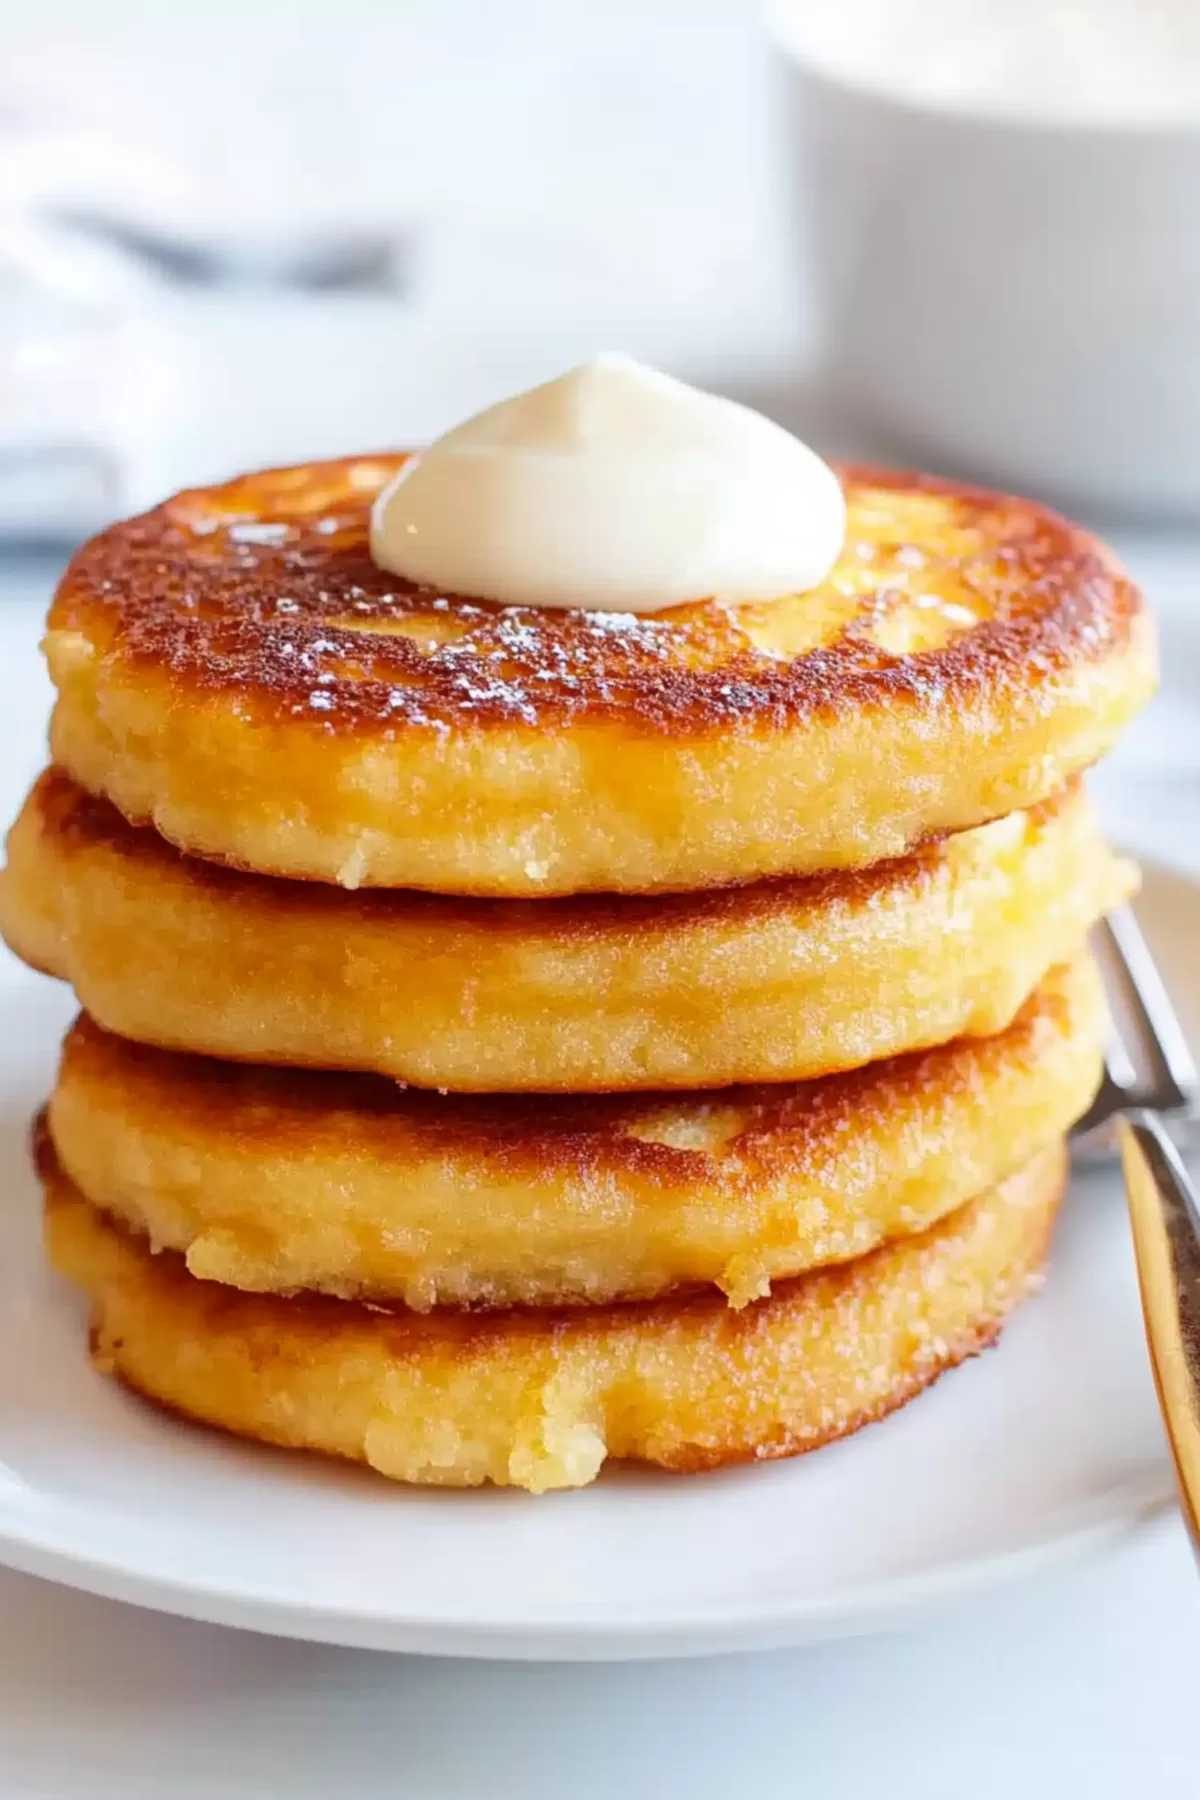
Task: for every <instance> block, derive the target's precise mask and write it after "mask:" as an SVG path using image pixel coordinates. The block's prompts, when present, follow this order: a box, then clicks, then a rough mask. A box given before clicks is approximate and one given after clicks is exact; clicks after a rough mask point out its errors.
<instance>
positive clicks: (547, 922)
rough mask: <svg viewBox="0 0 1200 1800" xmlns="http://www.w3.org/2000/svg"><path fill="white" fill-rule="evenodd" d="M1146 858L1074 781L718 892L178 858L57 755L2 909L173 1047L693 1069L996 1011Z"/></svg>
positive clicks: (409, 1062)
mask: <svg viewBox="0 0 1200 1800" xmlns="http://www.w3.org/2000/svg"><path fill="white" fill-rule="evenodd" d="M1132 880H1133V872H1132V870H1131V869H1130V867H1129V865H1128V864H1126V863H1122V862H1118V861H1116V860H1115V859H1114V858H1113V857H1112V856H1111V854H1110V852H1109V851H1108V850H1107V848H1106V847H1105V846H1104V844H1103V843H1102V841H1101V839H1100V837H1099V835H1098V832H1097V828H1096V824H1095V820H1094V817H1093V814H1092V811H1091V808H1090V806H1089V804H1088V802H1087V800H1086V798H1085V796H1084V795H1083V794H1082V792H1080V791H1078V790H1076V791H1074V792H1071V793H1068V794H1066V795H1063V796H1061V797H1059V798H1058V799H1057V800H1055V801H1052V802H1049V803H1047V805H1045V806H1044V807H1041V808H1038V809H1036V810H1035V811H1034V812H1033V813H1032V814H1024V813H1017V814H1012V815H1010V816H1009V817H1008V818H1007V819H1004V820H999V821H997V822H995V823H994V824H991V825H987V826H981V827H979V828H978V829H976V830H975V831H973V832H964V833H961V834H959V835H958V836H956V837H953V838H949V839H946V840H944V841H943V842H942V843H940V844H938V845H934V846H929V847H928V848H926V849H925V850H922V851H920V852H918V853H917V854H916V855H914V856H912V857H910V858H907V859H905V860H903V861H901V862H897V863H892V864H888V865H885V866H884V867H883V868H879V869H872V870H869V871H865V872H858V873H847V872H843V873H841V874H835V875H828V876H820V877H811V876H810V877H808V878H807V879H804V880H799V881H790V882H779V883H769V884H760V885H758V886H756V887H751V888H736V889H731V890H727V891H725V892H723V893H720V894H707V895H701V896H693V897H691V898H685V897H679V896H675V897H670V898H668V897H661V898H659V899H657V900H638V899H635V898H632V897H630V896H623V897H622V896H617V897H608V898H603V899H601V898H595V897H593V898H590V899H588V898H581V899H572V900H543V901H507V902H501V901H494V900H493V901H487V900H476V901H472V900H458V901H455V900H447V899H442V898H439V897H435V896H430V895H421V894H413V893H359V894H355V895H351V894H346V893H341V892H339V891H338V890H337V889H333V888H328V887H324V886H322V885H320V884H319V883H314V882H281V881H278V880H272V879H270V878H269V877H263V876H252V875H244V874H239V873H237V872H235V871H231V870H225V869H217V868H215V867H213V866H212V865H211V864H206V863H203V862H200V861H197V860H196V859H195V858H189V857H182V856H180V855H179V854H178V853H177V852H176V851H173V850H172V849H171V848H170V846H169V845H167V844H165V843H164V842H163V841H162V840H161V839H160V838H158V837H157V836H156V835H155V833H153V832H151V831H147V830H145V829H136V828H134V827H131V826H128V825H126V824H125V823H124V821H123V820H122V819H121V817H120V815H119V814H117V813H116V812H115V810H114V809H113V808H112V807H110V806H109V805H108V804H107V803H105V802H102V801H93V800H90V799H88V798H87V797H86V796H84V795H82V794H81V792H80V790H79V789H78V788H76V787H75V786H74V785H73V784H72V783H71V782H70V781H68V780H67V779H66V777H64V776H61V775H57V774H54V773H51V774H49V775H46V776H43V777H42V779H41V781H40V782H39V783H38V785H37V786H36V787H35V789H34V791H33V793H32V795H31V796H30V799H29V801H28V802H27V804H26V807H25V810H24V812H23V813H22V815H21V817H20V819H19V820H18V822H17V824H16V826H15V827H14V829H13V832H12V835H11V837H10V839H9V866H8V869H7V870H6V872H5V874H4V876H3V878H2V879H0V928H2V929H3V931H4V935H5V936H6V937H7V939H8V941H9V943H10V944H11V945H12V947H13V948H14V949H15V950H16V951H17V953H18V955H21V956H23V957H25V958H26V960H27V961H29V962H31V963H33V964H34V965H35V966H37V967H39V968H44V969H47V970H50V971H52V972H53V973H54V974H57V975H62V976H65V977H66V978H67V979H68V980H69V981H71V982H72V983H73V984H74V986H75V988H76V990H77V992H78V994H79V997H80V999H81V1001H82V1003H83V1004H84V1006H85V1007H87V1009H88V1010H89V1012H91V1013H92V1015H93V1016H94V1017H95V1018H96V1019H98V1020H99V1021H100V1023H101V1024H103V1025H105V1026H107V1027H108V1028H109V1029H110V1030H112V1031H117V1032H120V1033H121V1034H122V1035H123V1036H125V1037H130V1038H135V1039H138V1040H139V1041H144V1042H148V1043H156V1044H159V1045H162V1046H165V1047H166V1048H169V1049H177V1048H178V1049H186V1050H194V1051H200V1052H203V1053H205V1054H207V1055H214V1056H224V1057H233V1058H239V1059H246V1060H252V1061H262V1062H271V1063H277V1064H300V1065H303V1064H308V1065H311V1066H315V1067H318V1068H353V1069H367V1070H374V1071H377V1072H379V1073H382V1074H387V1075H392V1076H396V1077H398V1078H399V1079H401V1080H403V1081H408V1082H412V1083H414V1084H416V1085H420V1086H426V1087H443V1088H451V1089H455V1090H458V1091H467V1092H513V1093H516V1092H520V1091H522V1090H533V1091H543V1092H546V1091H559V1092H580V1091H582V1092H587V1091H610V1090H630V1089H639V1088H665V1087H672V1088H673V1087H681V1088H697V1087H718V1086H724V1085H727V1084H729V1083H732V1082H748V1081H776V1080H805V1079H808V1078H809V1077H811V1076H814V1075H820V1074H825V1073H827V1072H828V1071H830V1070H833V1069H839V1068H851V1067H854V1066H856V1065H858V1064H860V1063H864V1062H869V1061H871V1060H873V1059H876V1058H879V1057H884V1056H891V1055H896V1054H899V1053H901V1052H903V1051H907V1050H910V1049H914V1048H918V1047H920V1046H922V1045H926V1044H932V1043H939V1042H944V1041H946V1040H947V1039H949V1038H952V1037H955V1036H958V1035H968V1034H969V1035H982V1034H985V1033H988V1032H994V1031H999V1030H1001V1029H1003V1027H1004V1026H1005V1025H1007V1024H1008V1022H1009V1021H1010V1020H1011V1018H1012V1017H1013V1015H1014V1013H1015V1012H1016V1010H1017V1009H1018V1007H1019V1006H1020V1005H1021V1003H1022V1002H1023V1000H1024V999H1025V998H1026V996H1027V995H1028V993H1029V992H1030V990H1031V989H1032V988H1033V986H1034V985H1035V983H1036V982H1037V981H1039V980H1040V978H1041V977H1042V975H1043V974H1044V973H1045V971H1046V970H1047V969H1048V968H1049V967H1051V966H1052V965H1053V964H1054V963H1057V962H1061V961H1065V960H1066V959H1068V958H1070V957H1071V956H1073V955H1074V954H1075V952H1076V950H1077V949H1078V947H1079V945H1080V943H1081V942H1082V940H1083V938H1084V935H1085V933H1086V932H1087V930H1088V927H1089V926H1090V925H1091V924H1092V923H1093V921H1094V920H1095V919H1096V918H1097V917H1098V916H1099V914H1100V913H1102V912H1103V911H1105V910H1106V909H1107V908H1108V907H1110V906H1112V905H1114V904H1116V903H1117V902H1118V901H1119V900H1120V899H1122V898H1124V897H1125V896H1126V895H1127V894H1128V892H1129V891H1130V887H1131V885H1132Z"/></svg>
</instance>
